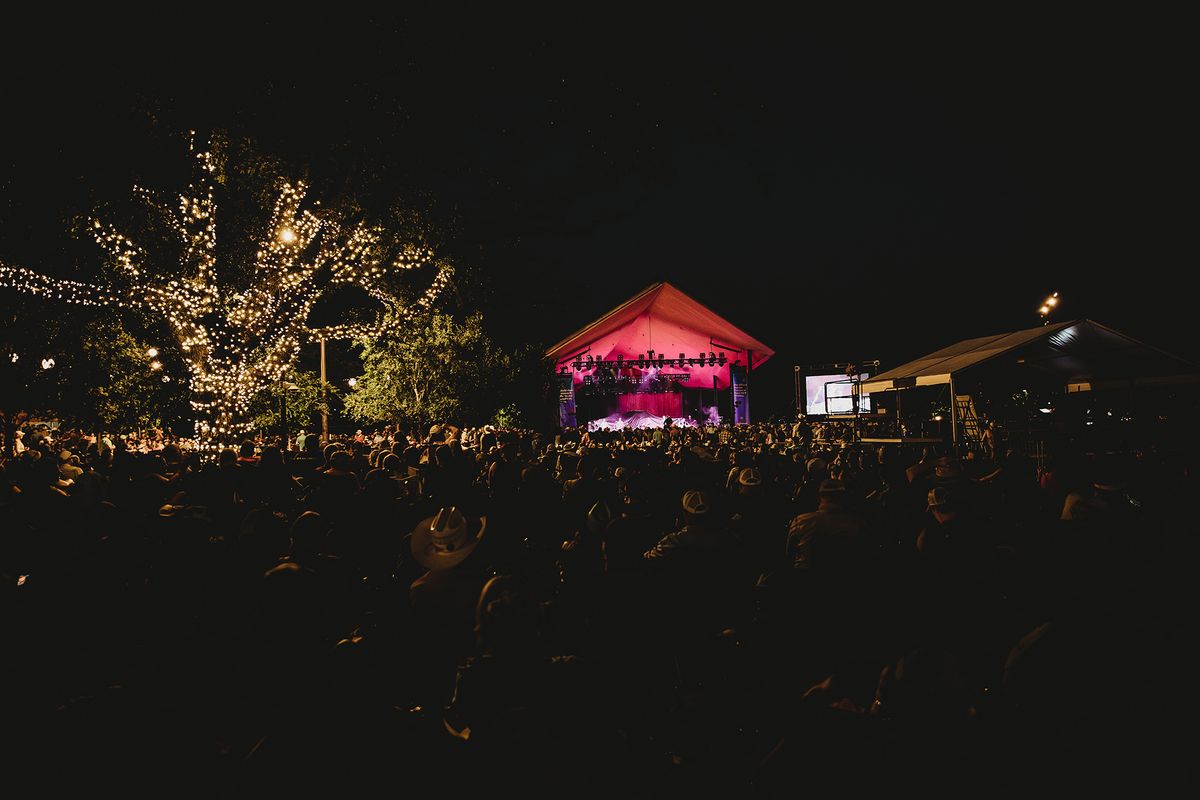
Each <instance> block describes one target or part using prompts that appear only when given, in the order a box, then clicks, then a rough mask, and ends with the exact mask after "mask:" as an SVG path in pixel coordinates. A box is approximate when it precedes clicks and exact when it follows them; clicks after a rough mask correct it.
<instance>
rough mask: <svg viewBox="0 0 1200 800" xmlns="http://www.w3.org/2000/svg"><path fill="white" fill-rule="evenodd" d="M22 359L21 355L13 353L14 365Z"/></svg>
mask: <svg viewBox="0 0 1200 800" xmlns="http://www.w3.org/2000/svg"><path fill="white" fill-rule="evenodd" d="M20 358H21V357H20V356H19V355H17V354H16V353H13V354H12V363H14V364H15V363H17V361H18V360H20Z"/></svg>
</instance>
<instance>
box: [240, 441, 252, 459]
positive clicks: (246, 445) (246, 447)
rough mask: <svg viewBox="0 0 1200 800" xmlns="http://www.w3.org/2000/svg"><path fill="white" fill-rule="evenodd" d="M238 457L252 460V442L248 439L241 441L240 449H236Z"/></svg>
mask: <svg viewBox="0 0 1200 800" xmlns="http://www.w3.org/2000/svg"><path fill="white" fill-rule="evenodd" d="M238 456H239V457H240V458H253V457H254V442H252V441H250V440H249V439H246V440H245V441H243V442H242V445H241V447H239V448H238Z"/></svg>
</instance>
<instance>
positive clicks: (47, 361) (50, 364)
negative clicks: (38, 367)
mask: <svg viewBox="0 0 1200 800" xmlns="http://www.w3.org/2000/svg"><path fill="white" fill-rule="evenodd" d="M53 368H54V359H53V358H43V359H42V369H53Z"/></svg>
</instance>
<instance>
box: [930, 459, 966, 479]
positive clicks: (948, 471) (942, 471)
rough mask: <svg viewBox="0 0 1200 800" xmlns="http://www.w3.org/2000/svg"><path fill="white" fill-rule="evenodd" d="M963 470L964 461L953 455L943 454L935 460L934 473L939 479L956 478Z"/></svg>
mask: <svg viewBox="0 0 1200 800" xmlns="http://www.w3.org/2000/svg"><path fill="white" fill-rule="evenodd" d="M962 472H963V468H962V462H961V461H959V460H958V459H957V458H954V457H953V456H942V457H941V458H939V459H938V460H937V461H936V462H934V466H933V474H934V475H935V476H936V477H937V478H938V479H939V480H956V479H957V478H959V477H961V476H962Z"/></svg>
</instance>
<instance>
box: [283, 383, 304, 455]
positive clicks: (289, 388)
mask: <svg viewBox="0 0 1200 800" xmlns="http://www.w3.org/2000/svg"><path fill="white" fill-rule="evenodd" d="M299 388H300V387H299V386H297V385H296V384H294V383H292V382H291V381H285V380H284V379H283V378H282V377H281V378H280V379H279V390H280V391H279V426H280V428H282V429H283V431H282V432H283V449H284V450H289V449H291V448H289V447H288V419H287V393H288V392H290V391H294V390H296V389H299Z"/></svg>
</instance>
